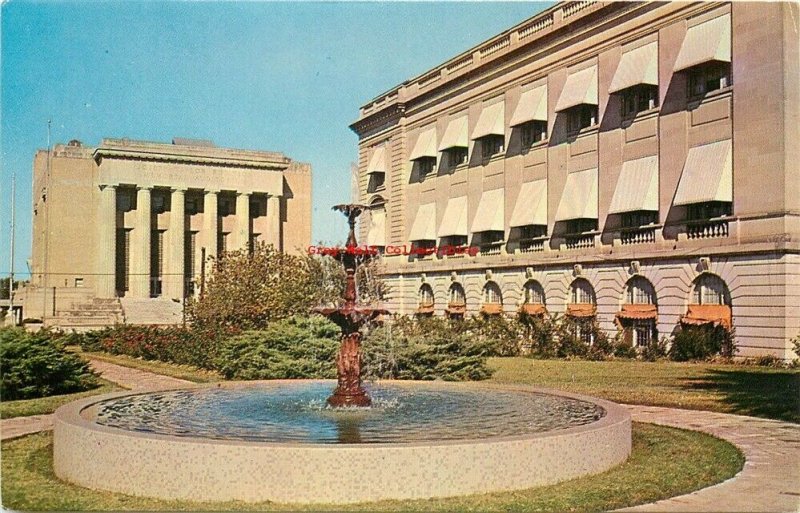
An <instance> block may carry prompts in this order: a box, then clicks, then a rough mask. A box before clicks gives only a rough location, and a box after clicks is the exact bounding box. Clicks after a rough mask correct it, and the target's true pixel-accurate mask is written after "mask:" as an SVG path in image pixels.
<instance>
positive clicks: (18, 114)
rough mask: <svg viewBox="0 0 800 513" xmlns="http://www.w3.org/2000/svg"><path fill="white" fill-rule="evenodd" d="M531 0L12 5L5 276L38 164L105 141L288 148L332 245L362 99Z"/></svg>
mask: <svg viewBox="0 0 800 513" xmlns="http://www.w3.org/2000/svg"><path fill="white" fill-rule="evenodd" d="M548 5H549V3H541V2H539V3H535V2H513V3H504V2H468V3H461V2H459V3H456V2H444V3H438V2H416V3H411V2H402V3H401V2H395V3H379V2H372V3H334V2H328V3H311V2H277V3H266V2H249V3H245V2H241V3H240V2H226V3H208V2H204V3H195V2H171V3H168V2H91V3H90V2H86V3H76V2H26V1H14V0H12V1H11V2H9V3H5V4H3V6H2V64H1V66H2V67H1V68H0V69H1V72H2V75H1V76H0V86H1V90H2V99H1V107H2V125H0V126H1V128H2V133H0V144H1V149H2V180H0V187H1V189H0V219H1V220H2V222H1V223H0V224H1V225H2V226H0V276H2V275H6V273H7V271H8V268H9V264H8V262H9V257H8V255H9V241H10V223H9V218H10V210H11V209H10V203H11V189H10V182H11V175H12V172H16V175H17V194H16V200H17V201H16V202H17V208H16V212H17V228H16V241H17V251H16V257H15V266H14V267H15V271H16V272H17V273H22V272H25V271H26V270H27V269H26V264H25V261H26V259H27V258H28V256H29V253H30V231H31V226H30V222H31V221H30V219H31V163H32V158H33V154H34V152H35V150H36V149H37V148H44V147H46V145H47V120H48V119H51V120H52V141H53V143H57V142H64V143H65V142H67V141H69V140H70V139H80V140H81V141H83V142H84V143H85V144H87V145H95V144H98V143H99V142H100V140H101V138H103V137H129V138H132V139H144V140H152V141H164V142H169V141H171V139H172V138H173V137H176V136H177V137H189V138H198V139H211V140H213V141H214V142H215V143H216V144H217V145H219V146H229V147H234V148H248V149H263V150H273V151H281V152H284V153H285V154H286V155H288V156H289V157H291V158H294V159H296V160H300V161H304V162H310V163H311V164H312V167H313V175H314V183H313V189H314V190H313V202H314V212H313V217H312V226H313V239H314V240H315V241H316V240H325V241H329V242H336V241H338V240H339V239H341V238H343V236H344V235H343V234H344V230H345V224H344V222H343V221H342V220H341V219H339V215H338V214H334V213H332V212H331V211H330V206H331V205H333V204H335V203H341V202H344V201H347V200H348V199H349V183H350V181H349V169H350V162H353V161H354V160H355V159H356V157H357V138H356V135H355V134H354V133H353V132H351V131H350V129H349V128H348V125H349V124H350V123H352V122H353V121H355V119H356V118H357V115H358V108H359V107H360V106H361V105H362V104H363V103H365V102H366V101H368V100H370V99H371V98H373V97H375V96H377V95H378V94H380V93H382V92H384V91H386V90H388V89H390V88H392V87H394V86H395V85H397V84H399V83H401V82H403V81H404V80H406V79H409V78H411V77H413V76H415V75H418V74H420V73H422V72H424V71H426V70H427V69H429V68H431V67H433V66H436V65H437V64H439V63H441V62H443V61H445V60H447V59H448V58H450V57H452V56H454V55H456V54H458V53H460V52H462V51H464V50H466V49H468V48H469V47H471V46H473V45H475V44H478V43H479V42H481V41H483V40H485V39H488V38H489V37H491V36H493V35H494V34H496V33H499V32H501V31H503V30H505V29H506V28H509V27H511V26H513V25H515V24H516V23H519V22H520V21H522V20H524V19H525V18H527V17H529V16H532V15H534V14H535V13H537V12H539V11H541V10H542V9H544V8H545V7H547V6H548Z"/></svg>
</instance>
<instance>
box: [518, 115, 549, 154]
mask: <svg viewBox="0 0 800 513" xmlns="http://www.w3.org/2000/svg"><path fill="white" fill-rule="evenodd" d="M545 139H547V123H546V122H544V121H530V122H528V123H525V124H524V125H522V145H523V146H525V147H526V148H527V147H530V146H533V145H534V144H536V143H537V142H540V141H544V140H545Z"/></svg>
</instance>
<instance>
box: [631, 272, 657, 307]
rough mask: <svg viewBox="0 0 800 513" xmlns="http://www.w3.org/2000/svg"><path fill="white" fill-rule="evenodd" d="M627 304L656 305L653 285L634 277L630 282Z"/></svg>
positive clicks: (643, 279) (639, 277)
mask: <svg viewBox="0 0 800 513" xmlns="http://www.w3.org/2000/svg"><path fill="white" fill-rule="evenodd" d="M625 302H626V303H628V304H629V305H654V304H656V292H655V289H653V284H652V283H650V281H649V280H648V279H646V278H642V277H641V276H634V277H633V278H631V279H630V280H628V286H627V293H626V299H625Z"/></svg>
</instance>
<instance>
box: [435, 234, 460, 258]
mask: <svg viewBox="0 0 800 513" xmlns="http://www.w3.org/2000/svg"><path fill="white" fill-rule="evenodd" d="M466 245H467V237H466V235H464V236H462V235H452V236H450V237H442V239H441V242H440V249H441V250H445V251H443V252H442V254H446V250H447V249H449V248H456V247H464V246H466Z"/></svg>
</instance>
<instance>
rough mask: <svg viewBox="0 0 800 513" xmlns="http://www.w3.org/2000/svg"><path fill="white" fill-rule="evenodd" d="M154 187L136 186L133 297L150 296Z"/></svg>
mask: <svg viewBox="0 0 800 513" xmlns="http://www.w3.org/2000/svg"><path fill="white" fill-rule="evenodd" d="M152 190H153V188H152V187H137V188H136V216H135V220H134V224H133V231H132V232H131V248H130V251H131V276H130V292H131V297H138V298H142V297H150V230H151V229H152V227H151V217H152V213H151V208H150V193H151V191H152Z"/></svg>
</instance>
